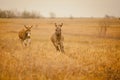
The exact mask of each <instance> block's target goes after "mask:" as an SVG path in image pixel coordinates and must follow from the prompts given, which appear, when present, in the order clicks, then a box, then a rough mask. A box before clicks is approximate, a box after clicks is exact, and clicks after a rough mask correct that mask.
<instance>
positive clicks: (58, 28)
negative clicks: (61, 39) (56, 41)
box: [55, 23, 63, 36]
mask: <svg viewBox="0 0 120 80" xmlns="http://www.w3.org/2000/svg"><path fill="white" fill-rule="evenodd" d="M62 26H63V23H61V24H59V25H57V24H56V23H55V27H56V29H55V34H56V35H57V36H60V35H61V27H62Z"/></svg>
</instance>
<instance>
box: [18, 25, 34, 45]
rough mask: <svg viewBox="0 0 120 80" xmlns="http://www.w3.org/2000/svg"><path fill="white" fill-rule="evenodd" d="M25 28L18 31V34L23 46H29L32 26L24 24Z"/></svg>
mask: <svg viewBox="0 0 120 80" xmlns="http://www.w3.org/2000/svg"><path fill="white" fill-rule="evenodd" d="M24 27H25V29H22V30H21V31H19V33H18V36H19V38H20V40H21V42H22V44H23V46H29V45H30V44H31V28H32V26H30V27H29V26H26V25H24Z"/></svg>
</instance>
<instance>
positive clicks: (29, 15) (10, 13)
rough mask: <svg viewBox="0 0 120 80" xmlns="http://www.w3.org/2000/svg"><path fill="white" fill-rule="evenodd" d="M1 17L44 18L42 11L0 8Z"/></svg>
mask: <svg viewBox="0 0 120 80" xmlns="http://www.w3.org/2000/svg"><path fill="white" fill-rule="evenodd" d="M0 18H43V16H42V15H40V13H38V12H35V11H32V12H30V11H26V10H24V11H22V12H19V11H17V10H15V11H13V10H1V9H0Z"/></svg>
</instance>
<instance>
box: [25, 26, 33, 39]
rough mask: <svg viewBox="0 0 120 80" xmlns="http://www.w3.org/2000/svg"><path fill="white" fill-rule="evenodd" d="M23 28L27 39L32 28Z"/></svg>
mask: <svg viewBox="0 0 120 80" xmlns="http://www.w3.org/2000/svg"><path fill="white" fill-rule="evenodd" d="M24 27H25V28H26V30H25V35H26V37H29V38H30V36H31V28H32V27H33V26H26V25H24Z"/></svg>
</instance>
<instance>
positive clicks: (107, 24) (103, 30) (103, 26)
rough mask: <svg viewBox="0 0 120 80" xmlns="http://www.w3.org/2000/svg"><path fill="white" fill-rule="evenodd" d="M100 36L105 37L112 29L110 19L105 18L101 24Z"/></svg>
mask: <svg viewBox="0 0 120 80" xmlns="http://www.w3.org/2000/svg"><path fill="white" fill-rule="evenodd" d="M99 25H100V29H99V36H101V37H105V36H106V34H107V31H108V27H110V20H109V18H103V19H102V20H101V21H100V22H99Z"/></svg>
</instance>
